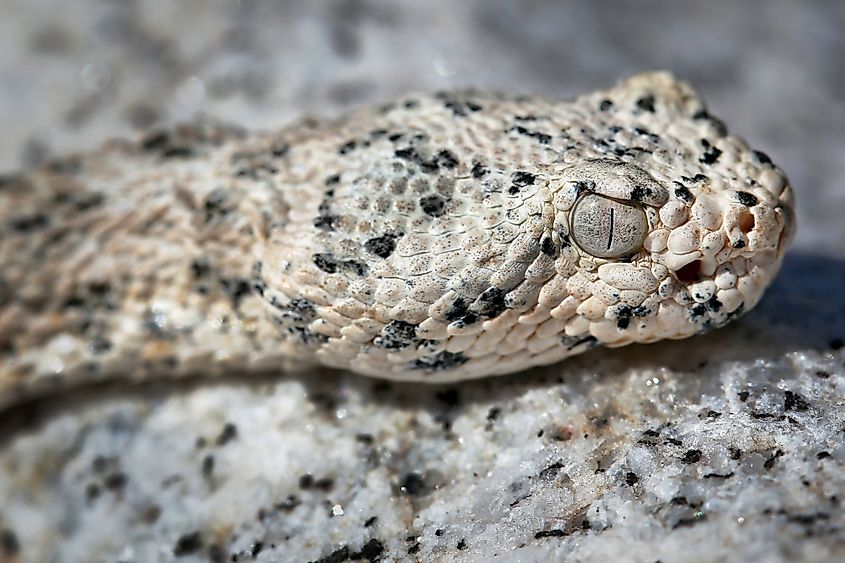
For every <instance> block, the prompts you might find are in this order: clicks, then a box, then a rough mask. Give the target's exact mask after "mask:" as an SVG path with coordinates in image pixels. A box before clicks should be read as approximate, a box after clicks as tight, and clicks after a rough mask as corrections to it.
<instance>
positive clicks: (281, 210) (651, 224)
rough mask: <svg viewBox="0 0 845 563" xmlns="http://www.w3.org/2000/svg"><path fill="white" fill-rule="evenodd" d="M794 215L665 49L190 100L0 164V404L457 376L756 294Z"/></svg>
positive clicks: (634, 339)
mask: <svg viewBox="0 0 845 563" xmlns="http://www.w3.org/2000/svg"><path fill="white" fill-rule="evenodd" d="M794 231H795V212H794V196H793V191H792V188H791V186H790V184H789V181H788V180H787V178H786V176H785V174H784V173H783V171H782V170H781V169H780V168H779V167H778V166H776V165H775V164H774V163H773V162H772V160H771V159H770V158H769V157H768V156H767V155H766V154H765V153H763V152H761V151H757V150H753V149H752V148H751V147H749V145H748V144H747V143H746V142H745V141H744V140H742V139H741V138H739V137H736V136H734V135H731V134H729V132H728V130H727V127H726V126H725V124H724V123H723V122H722V121H721V120H720V119H718V118H717V117H715V116H714V115H712V114H711V113H710V112H709V110H708V109H707V106H706V104H705V102H704V101H703V99H702V97H701V96H700V95H699V94H698V93H697V92H696V91H695V90H694V89H693V87H692V86H691V85H689V84H688V83H686V82H684V81H682V80H679V79H677V78H675V77H674V76H673V75H671V74H670V73H667V72H646V73H641V74H637V75H634V76H631V77H629V78H627V79H624V80H622V81H620V82H618V83H617V84H616V85H615V86H613V87H610V88H607V89H604V90H598V91H594V92H592V93H588V94H584V95H581V96H578V97H575V98H572V99H567V100H556V99H547V98H544V97H540V96H531V95H511V94H503V93H498V92H491V91H483V90H476V89H464V90H456V91H443V92H436V93H430V94H409V95H406V96H403V97H401V98H398V99H395V100H393V101H390V102H387V103H383V104H379V105H375V106H373V107H368V108H365V109H360V110H357V111H353V112H351V113H348V114H347V115H344V116H342V117H333V118H313V117H306V118H302V119H300V120H299V121H296V122H294V123H292V124H290V125H288V126H286V127H284V128H281V129H279V130H274V131H247V130H244V129H242V128H239V127H237V126H233V125H228V124H224V123H221V122H218V121H216V120H214V119H212V118H198V119H196V120H194V121H192V122H189V123H186V124H182V125H176V126H172V127H169V128H156V129H153V130H150V131H147V132H144V133H143V134H139V135H138V136H137V138H135V139H133V140H124V139H116V140H111V141H107V142H106V143H105V144H103V145H102V146H101V147H100V148H99V149H97V150H94V151H93V152H88V153H84V154H78V155H71V156H66V157H63V158H60V159H57V160H53V161H50V162H47V163H45V164H43V165H41V166H40V167H38V168H36V169H33V170H28V171H22V172H18V173H14V174H10V175H7V176H3V177H2V178H1V179H0V264H2V271H0V405H2V406H8V405H12V404H15V403H18V402H20V401H22V400H25V399H28V398H32V397H36V396H38V395H41V394H44V393H51V392H56V391H57V390H62V389H68V388H70V387H73V386H76V385H81V384H85V383H90V382H98V381H120V380H125V381H144V380H147V379H149V378H153V377H181V376H189V375H192V376H196V375H200V376H204V375H220V374H233V373H235V374H249V373H267V372H268V371H269V372H279V373H288V372H301V371H303V370H313V369H316V368H318V367H321V366H325V367H329V368H337V369H343V370H351V371H353V372H356V373H359V374H363V375H366V376H374V377H379V378H387V379H394V380H407V381H423V382H432V383H442V382H454V381H459V380H465V379H472V378H480V377H486V376H493V375H500V374H508V373H513V372H519V371H523V370H526V369H528V368H530V367H532V366H540V365H548V364H553V363H555V362H559V361H561V360H563V359H564V358H566V357H569V356H572V355H574V354H579V353H582V352H584V351H586V350H590V349H593V348H596V347H605V348H614V347H619V346H624V345H627V344H632V343H650V342H656V341H659V340H666V339H683V338H687V337H690V336H693V335H695V334H698V333H702V332H706V331H709V330H712V329H716V328H719V327H722V326H723V325H725V324H727V323H729V322H731V321H732V320H734V319H736V318H737V317H739V316H740V315H742V314H743V313H746V312H748V311H749V310H751V309H752V308H753V307H754V306H755V305H756V304H757V303H758V302H759V300H760V298H761V296H762V295H763V293H764V290H765V289H766V287H767V286H768V285H769V284H770V283H771V282H772V280H773V278H774V277H775V275H776V273H777V271H778V269H779V268H780V265H781V263H782V259H783V256H784V253H785V250H786V248H787V246H788V244H789V241H790V240H791V239H792V238H793V233H794Z"/></svg>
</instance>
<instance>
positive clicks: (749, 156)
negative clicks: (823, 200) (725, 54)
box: [549, 73, 795, 346]
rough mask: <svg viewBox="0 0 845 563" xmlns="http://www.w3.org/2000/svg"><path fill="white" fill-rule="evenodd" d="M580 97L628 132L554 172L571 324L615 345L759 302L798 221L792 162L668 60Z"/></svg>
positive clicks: (699, 326) (666, 334)
mask: <svg viewBox="0 0 845 563" xmlns="http://www.w3.org/2000/svg"><path fill="white" fill-rule="evenodd" d="M578 103H581V104H585V105H588V106H592V107H599V108H601V110H600V113H603V114H605V116H604V119H605V120H606V123H608V124H609V125H607V127H608V128H609V129H610V130H611V131H615V132H616V134H615V135H614V136H613V140H612V146H610V145H611V143H609V142H608V141H603V142H602V144H600V145H599V146H597V147H594V148H593V150H592V154H591V155H589V157H588V158H586V159H580V160H573V161H571V162H563V163H562V164H561V167H560V169H559V171H558V173H557V174H555V175H554V176H553V178H554V180H553V181H552V182H550V194H549V197H550V200H551V204H552V205H553V206H554V210H555V211H554V216H555V227H554V231H555V233H557V236H558V237H559V238H560V240H561V241H563V242H564V243H565V244H566V243H571V245H572V249H573V250H572V251H570V252H571V253H574V254H571V255H570V262H574V261H575V260H576V259H577V263H578V268H577V271H573V272H571V276H570V277H569V281H568V282H567V289H568V290H569V293H570V298H569V299H568V300H567V301H564V302H563V303H561V304H560V305H559V307H561V306H566V307H567V308H568V309H570V310H571V312H574V313H575V314H576V317H575V318H574V321H573V324H574V325H576V326H575V327H574V328H572V329H570V328H569V327H568V329H567V332H570V331H571V332H573V333H577V332H578V330H579V329H584V328H588V330H589V332H590V334H591V335H592V336H594V337H595V338H596V339H597V340H598V341H599V342H600V343H602V344H604V345H607V346H614V345H624V344H627V343H630V342H652V341H655V340H660V339H664V338H685V337H687V336H690V335H692V334H695V333H697V332H702V331H706V330H708V329H711V328H715V327H719V326H722V325H724V324H725V323H727V322H729V321H730V320H732V319H733V318H735V317H737V316H739V315H740V314H742V313H744V312H747V311H748V310H750V309H751V308H752V307H754V306H755V305H756V304H757V302H758V301H759V299H760V297H761V296H762V294H763V291H764V290H765V288H766V287H767V286H768V285H769V284H770V282H771V281H772V279H773V278H774V276H775V274H776V273H777V270H778V268H779V266H780V263H781V260H782V258H783V255H784V252H785V249H786V247H787V246H788V244H789V241H790V240H791V238H792V236H793V233H794V230H795V229H794V226H795V220H794V211H793V196H792V190H791V188H790V186H789V183H788V181H787V179H786V176H785V175H784V174H783V172H782V171H781V170H780V169H779V168H778V167H777V166H775V165H774V164H773V163H772V161H771V160H770V159H769V157H768V156H766V155H765V154H763V153H762V152H759V151H755V150H752V149H751V148H750V147H749V146H748V145H747V144H746V143H745V142H744V141H743V140H741V139H739V138H737V137H735V136H733V135H729V134H728V131H727V128H726V127H725V126H724V124H723V123H722V122H721V121H719V120H718V119H716V118H715V117H713V116H712V115H711V114H710V113H709V112H708V111H707V109H706V107H705V106H704V103H703V101H702V100H701V99H700V98H699V97H698V96H697V95H696V94H695V93H694V91H693V90H692V89H691V88H690V87H689V86H688V85H687V84H685V83H683V82H679V81H677V80H675V79H674V78H673V77H671V76H670V75H668V74H666V73H648V74H644V75H638V76H635V77H633V78H631V79H629V80H627V81H625V82H623V83H622V84H620V85H619V86H617V87H616V88H614V89H611V90H608V91H605V92H599V93H596V94H593V95H590V96H585V97H584V98H581V99H579V100H578ZM608 147H610V148H611V149H612V150H611V151H608V150H607V148H608ZM575 255H577V256H575Z"/></svg>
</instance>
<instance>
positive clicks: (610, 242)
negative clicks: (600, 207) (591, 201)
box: [607, 207, 613, 250]
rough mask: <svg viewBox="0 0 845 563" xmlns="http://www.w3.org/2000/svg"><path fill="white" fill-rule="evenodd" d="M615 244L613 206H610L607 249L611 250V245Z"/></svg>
mask: <svg viewBox="0 0 845 563" xmlns="http://www.w3.org/2000/svg"><path fill="white" fill-rule="evenodd" d="M612 244H613V208H612V207H611V208H610V234H609V235H608V237H607V250H610V245H612Z"/></svg>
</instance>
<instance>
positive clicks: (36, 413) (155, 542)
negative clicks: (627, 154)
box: [0, 0, 845, 562]
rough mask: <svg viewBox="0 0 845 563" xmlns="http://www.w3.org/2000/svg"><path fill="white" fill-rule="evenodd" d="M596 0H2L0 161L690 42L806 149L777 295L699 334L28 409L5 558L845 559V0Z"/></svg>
mask: <svg viewBox="0 0 845 563" xmlns="http://www.w3.org/2000/svg"><path fill="white" fill-rule="evenodd" d="M597 4H598V3H596V4H593V3H583V4H581V5H579V6H574V7H567V6H564V5H563V4H556V3H550V4H548V5H546V4H543V3H536V2H505V1H499V0H494V1H487V0H476V1H473V2H462V3H455V2H448V1H446V0H440V1H436V2H420V3H417V4H409V3H402V4H397V3H391V2H373V1H370V2H367V1H363V0H362V1H342V2H310V1H309V2H291V3H271V2H264V3H262V2H249V1H247V0H243V1H240V2H236V1H228V2H224V1H223V0H219V1H216V2H213V3H208V2H204V1H203V2H200V1H199V0H190V1H188V0H186V1H184V2H179V3H170V2H164V1H145V2H143V3H141V2H128V1H127V2H119V3H108V4H107V3H103V2H98V1H94V0H90V1H80V2H74V3H57V2H49V1H48V0H6V1H5V2H4V6H3V13H4V17H3V18H0V123H3V125H4V129H3V132H2V134H0V167H2V168H6V169H12V168H15V167H17V166H20V165H25V164H32V163H34V162H36V161H39V160H41V159H43V158H45V157H47V156H48V155H53V154H61V153H64V152H67V151H69V150H74V149H77V148H78V149H82V148H88V147H92V146H95V145H96V144H97V143H98V142H100V141H101V140H103V139H105V138H107V137H110V136H112V135H115V134H126V133H128V132H130V131H131V129H132V128H133V127H136V126H142V125H149V124H151V123H153V122H169V121H172V120H177V119H181V118H186V117H189V116H190V115H191V114H193V113H194V112H195V111H209V112H212V113H214V114H216V115H218V116H220V117H223V118H225V119H229V120H233V121H238V122H241V123H243V124H245V125H250V126H261V127H270V126H273V125H277V124H281V123H284V122H286V121H288V120H289V119H291V118H292V117H294V116H295V115H298V114H300V113H301V112H304V111H320V112H334V111H338V110H340V109H342V108H345V107H348V106H351V105H358V104H361V103H365V102H368V101H372V100H375V99H380V98H384V97H386V96H388V95H392V94H398V93H400V92H404V91H407V90H410V89H431V88H437V87H445V86H454V85H459V84H475V85H480V86H487V87H497V88H501V89H507V90H518V91H519V90H522V91H537V92H541V93H544V94H551V95H554V94H560V95H568V94H572V93H575V92H579V91H585V90H588V89H590V88H593V87H599V86H604V85H607V84H609V83H612V82H614V81H615V80H616V79H617V78H618V77H619V76H622V75H624V74H629V73H630V72H633V71H636V70H641V69H642V68H654V67H668V68H670V69H671V70H674V71H675V72H677V73H678V74H679V75H681V76H685V77H688V78H690V79H692V80H693V81H695V82H696V83H697V85H698V86H699V87H700V88H701V89H702V90H703V91H704V93H705V95H706V97H708V98H709V99H710V100H711V103H712V105H713V107H714V109H715V110H716V112H717V113H719V114H721V115H723V116H724V117H725V118H726V121H728V123H729V124H730V125H731V127H732V129H733V130H735V131H737V132H739V133H741V134H743V135H745V136H747V137H749V138H750V139H751V140H752V141H754V143H753V144H755V145H759V146H761V147H763V148H764V149H765V150H767V152H769V153H770V154H771V155H772V157H773V158H774V159H775V160H776V161H777V162H779V163H780V164H782V165H783V167H784V169H786V170H787V171H788V172H789V173H790V176H791V178H792V181H793V183H794V184H795V186H796V191H797V197H798V200H799V236H798V239H797V244H796V246H795V250H794V251H793V253H792V254H791V255H790V256H788V257H787V260H786V263H785V265H784V268H783V273H782V275H781V276H780V278H779V279H778V281H777V282H776V284H775V286H774V287H773V288H772V290H771V291H770V292H769V293H768V294H767V296H766V297H765V298H764V300H763V302H762V304H761V305H760V306H759V308H758V309H757V310H755V311H754V312H752V313H751V314H749V315H748V316H747V317H745V318H744V319H743V320H741V321H740V322H739V323H738V324H736V325H735V326H731V327H728V328H726V329H724V330H720V331H717V332H714V333H712V334H709V335H706V336H702V337H696V338H693V339H690V340H686V341H681V342H666V343H660V344H657V345H651V346H638V347H632V348H628V349H622V350H613V351H608V350H598V351H594V352H590V353H588V354H586V355H584V356H581V357H577V358H574V359H572V360H570V361H567V362H565V363H562V364H560V365H556V366H551V367H549V368H545V369H542V370H536V371H534V372H531V373H527V374H518V375H515V376H511V377H507V378H502V379H493V380H487V381H479V382H473V383H468V384H462V385H456V386H448V387H430V386H416V385H398V384H390V383H385V382H379V381H375V380H370V379H365V378H361V377H356V376H352V375H347V374H336V373H328V372H326V373H320V374H310V375H309V376H307V377H301V378H281V379H280V378H267V379H263V380H255V379H252V380H244V379H242V378H238V377H237V375H236V374H235V375H233V376H232V377H230V378H228V379H225V380H217V381H214V382H208V381H190V382H181V383H161V384H158V385H153V386H146V387H143V388H130V389H127V388H96V387H95V388H89V389H86V390H82V391H78V392H75V393H72V394H70V395H66V396H59V397H53V398H51V399H48V400H44V401H40V402H37V403H32V404H29V405H21V406H19V407H16V408H14V409H12V410H10V411H7V412H4V413H0V429H2V430H0V561H5V560H10V561H18V560H19V561H51V560H52V561H92V560H97V561H137V562H145V561H169V560H172V559H178V560H179V561H192V560H193V561H202V560H209V559H211V560H213V561H233V560H235V561H253V560H255V561H309V560H313V561H317V560H321V559H322V560H323V561H343V560H356V559H364V560H366V559H369V560H379V559H380V560H384V561H392V560H398V561H404V560H410V561H415V560H420V561H444V560H445V561H449V560H455V561H489V560H500V561H548V560H564V559H566V560H576V561H622V560H625V561H629V560H630V561H642V562H651V561H657V560H660V561H664V562H666V561H672V562H675V561H773V562H779V561H841V560H843V559H845V509H843V502H845V471H843V467H844V466H845V445H843V443H844V442H843V435H845V434H843V433H845V406H843V386H845V348H843V338H845V298H843V296H842V288H843V287H845V260H843V258H842V257H843V256H845V243H843V239H845V237H843V235H845V228H844V227H843V222H842V220H841V216H842V214H843V212H845V197H843V194H845V192H843V191H842V189H841V185H842V183H843V181H845V158H842V155H843V151H845V140H843V138H842V136H841V131H842V130H843V129H845V105H843V102H842V98H841V95H840V93H841V91H842V87H843V83H842V81H843V77H842V73H841V71H840V70H841V69H840V65H841V61H842V59H843V56H845V39H843V36H842V34H841V26H842V21H841V20H842V15H841V14H842V12H841V10H839V9H838V3H837V2H835V0H831V1H830V2H816V3H812V4H811V3H804V4H800V5H799V4H796V3H792V2H788V1H786V0H784V1H776V2H766V3H765V4H763V3H754V2H749V3H747V4H746V3H743V4H741V5H734V4H728V3H724V4H723V3H701V4H697V5H692V4H689V3H684V4H678V3H673V2H669V1H664V2H658V1H651V2H647V3H645V4H642V3H637V4H636V7H633V6H634V5H633V4H629V3H625V2H619V3H601V4H602V6H603V7H604V8H605V10H604V11H601V10H600V8H599V7H598V6H597ZM6 16H10V17H6ZM494 556H495V557H494Z"/></svg>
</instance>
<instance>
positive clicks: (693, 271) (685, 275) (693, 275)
mask: <svg viewBox="0 0 845 563" xmlns="http://www.w3.org/2000/svg"><path fill="white" fill-rule="evenodd" d="M675 277H676V278H678V281H679V282H681V283H684V284H691V283H695V282H697V281H698V280H699V279H700V278H701V260H694V261H692V262H690V263H689V264H687V265H686V266H684V267H683V268H681V269H680V270H678V271H677V272H675Z"/></svg>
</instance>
